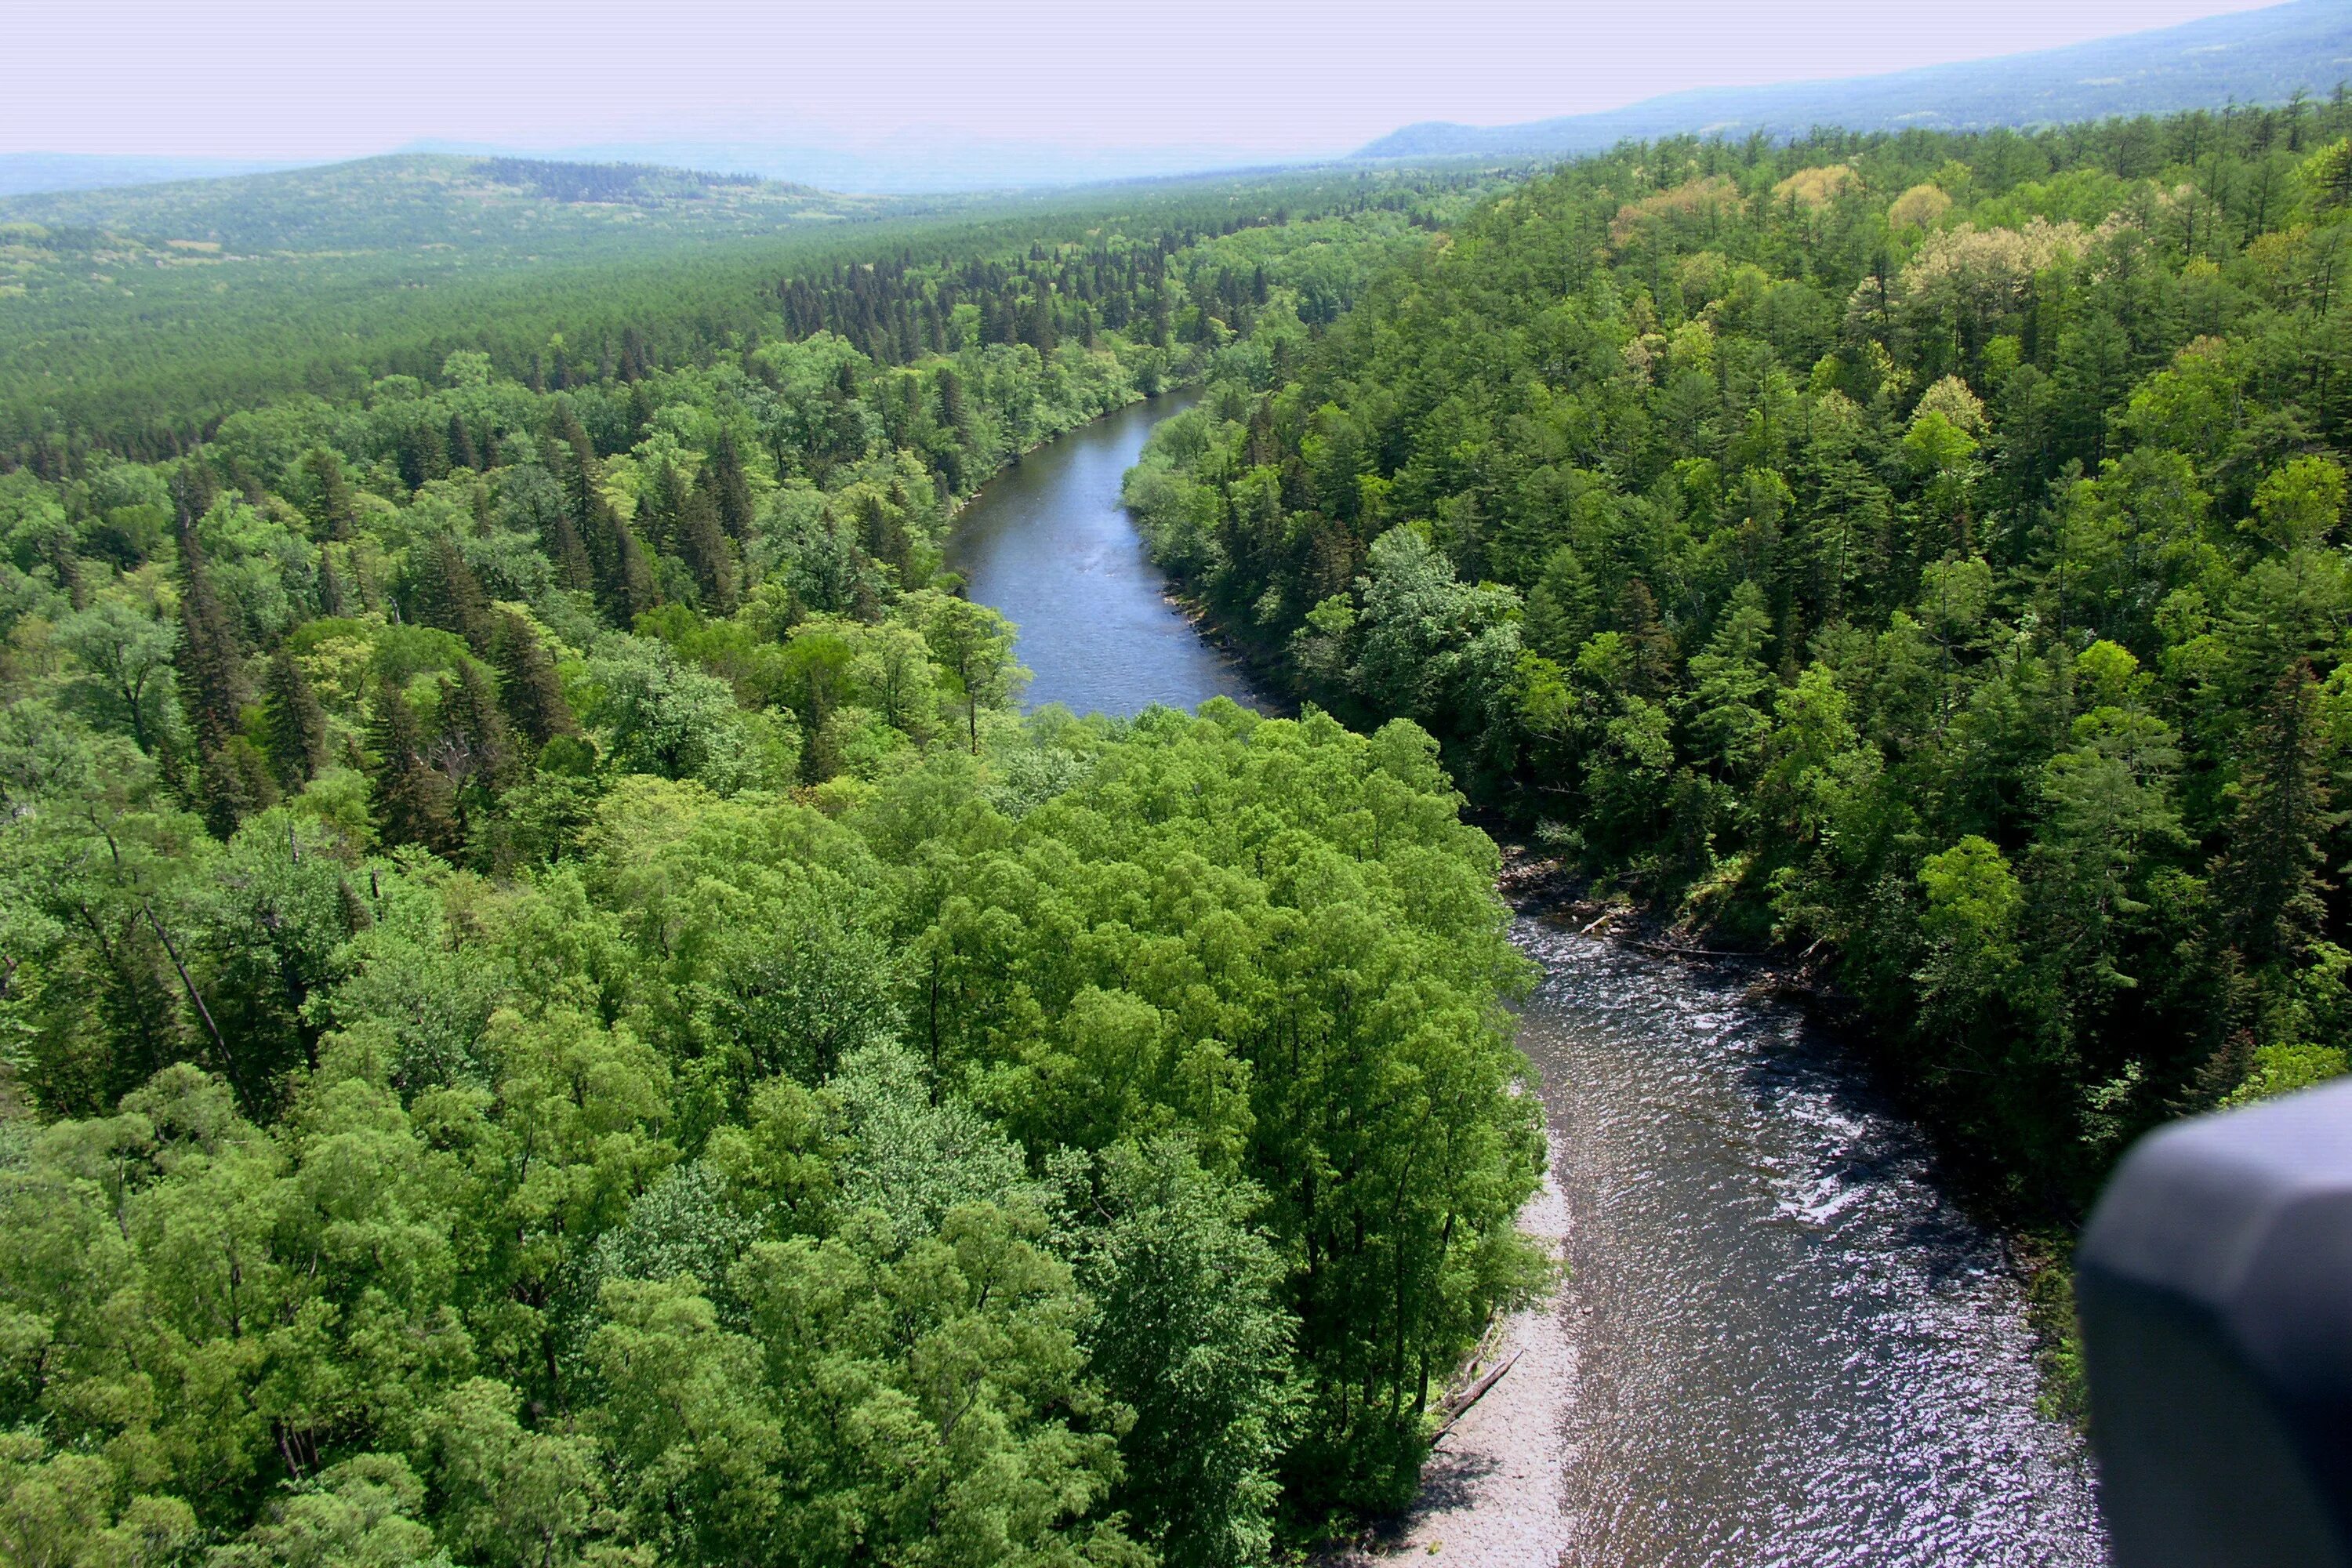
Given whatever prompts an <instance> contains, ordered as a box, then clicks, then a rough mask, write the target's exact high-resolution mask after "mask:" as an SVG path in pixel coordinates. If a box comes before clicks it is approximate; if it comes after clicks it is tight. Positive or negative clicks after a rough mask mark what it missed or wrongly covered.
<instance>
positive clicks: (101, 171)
mask: <svg viewBox="0 0 2352 1568" xmlns="http://www.w3.org/2000/svg"><path fill="white" fill-rule="evenodd" d="M313 162H315V160H313ZM302 166H303V165H302V164H301V163H288V162H284V161H282V160H281V161H278V162H274V163H273V162H268V161H264V160H256V159H251V158H148V157H113V156H110V155H108V154H104V153H0V196H20V195H26V194H27V193H28V192H33V191H98V190H104V189H106V188H108V187H109V186H112V185H152V184H161V183H162V182H163V181H165V180H213V179H218V178H220V177H221V176H222V175H225V174H267V173H268V172H269V171H271V170H273V169H295V168H300V167H302Z"/></svg>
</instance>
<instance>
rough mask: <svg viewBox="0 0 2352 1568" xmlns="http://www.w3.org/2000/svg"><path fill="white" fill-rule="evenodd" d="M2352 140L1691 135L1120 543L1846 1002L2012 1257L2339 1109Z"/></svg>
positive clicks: (2091, 134) (1632, 879)
mask: <svg viewBox="0 0 2352 1568" xmlns="http://www.w3.org/2000/svg"><path fill="white" fill-rule="evenodd" d="M2347 132H2352V113H2347V109H2346V108H2345V104H2344V100H2343V98H2342V95H2341V94H2340V93H2339V94H2338V95H2337V97H2336V99H2335V100H2333V101H2332V102H2331V103H2330V104H2329V105H2327V106H2326V107H2325V108H2315V107H2313V106H2311V105H2308V104H2301V103H2298V104H2296V105H2294V106H2293V107H2292V108H2290V109H2283V110H2260V111H2236V112H2232V113H2231V114H2227V115H2215V114H2204V113H2200V114H2193V115H2188V116H2183V117H2180V118H2177V119H2171V120H2166V121H2153V120H2138V121H2112V122H2107V123H2104V124H2098V125H2084V126H2075V127H2069V128H2063V129H2060V130H2054V131H2051V132H2043V133H2038V134H2033V135H2021V134H2014V133H2009V132H1997V133H1989V134H1984V135H1970V136H1937V135H1931V134H1927V133H1921V132H1914V133H1906V134H1902V135H1897V136H1883V135H1882V136H1849V135H1843V134H1832V133H1826V132H1824V133H1819V134H1816V135H1815V136H1813V137H1811V138H1810V139H1808V140H1805V141H1802V142H1798V143H1796V144H1793V145H1789V146H1772V145H1768V144H1766V143H1764V142H1761V141H1760V140H1759V141H1751V142H1748V143H1745V144H1740V145H1731V144H1725V143H1721V142H1697V141H1680V142H1660V143H1655V144H1652V145H1645V146H1629V147H1626V148H1623V149H1621V150H1620V151H1618V152H1617V153H1612V154H1611V155H1608V156H1605V157H1598V158H1594V159H1591V160H1587V161H1583V162H1579V163H1570V164H1568V165H1566V166H1564V167H1562V168H1561V169H1559V171H1557V172H1556V173H1554V174H1550V175H1549V176H1546V177H1543V178H1540V179H1538V180H1536V181H1534V182H1532V183H1531V184H1528V185H1526V186H1524V187H1523V188H1519V189H1516V190H1513V191H1511V192H1509V193H1507V194H1505V195H1500V196H1498V197H1496V199H1494V200H1492V201H1491V202H1489V203H1488V204H1487V205H1485V206H1484V207H1482V208H1481V209H1480V210H1479V211H1478V212H1477V213H1476V214H1475V216H1472V217H1470V218H1468V219H1467V220H1466V221H1465V222H1463V223H1460V224H1458V225H1455V226H1452V227H1451V228H1450V229H1449V231H1448V232H1447V234H1446V235H1445V236H1444V237H1443V238H1442V239H1441V240H1440V242H1439V244H1438V245H1437V246H1436V247H1433V248H1432V249H1431V250H1429V251H1427V252H1425V253H1423V255H1421V256H1418V257H1416V258H1411V259H1409V260H1407V261H1406V262H1405V263H1403V264H1402V266H1400V267H1399V268H1397V269H1396V271H1395V272H1394V273H1393V274H1392V275H1391V276H1390V277H1388V278H1386V279H1381V280H1380V282H1378V283H1377V284H1376V285H1375V286H1374V287H1373V289H1371V290H1370V295H1369V297H1368V300H1367V302H1366V303H1364V304H1362V305H1360V306H1359V307H1358V308H1357V309H1356V310H1354V311H1353V312H1352V313H1351V314H1350V315H1349V316H1348V317H1347V318H1346V319H1345V320H1343V321H1341V322H1340V323H1339V326H1338V327H1337V328H1335V329H1334V330H1333V331H1332V332H1331V333H1330V334H1329V335H1328V338H1327V339H1326V340H1325V341H1324V342H1322V343H1320V344H1319V345H1318V346H1317V348H1316V349H1315V351H1314V353H1311V354H1310V356H1309V358H1308V360H1307V363H1306V364H1305V366H1304V368H1303V369H1302V371H1301V374H1299V375H1297V377H1294V378H1291V379H1289V380H1279V379H1276V378H1270V377H1269V378H1265V379H1258V380H1242V379H1228V380H1226V381H1224V382H1222V383H1220V384H1216V385H1214V386H1213V387H1212V389H1211V391H1210V393H1209V395H1207V396H1206V397H1205V398H1204V399H1203V401H1202V404H1201V405H1199V406H1197V407H1196V408H1194V409H1193V410H1192V411H1189V412H1188V413H1186V414H1185V415H1183V416H1179V417H1178V418H1175V419H1172V420H1171V421H1169V422H1168V423H1167V424H1165V425H1163V426H1160V429H1159V430H1158V431H1156V432H1155V434H1154V437H1153V442H1152V445H1151V447H1150V448H1149V449H1148V451H1147V454H1146V457H1145V459H1144V461H1143V462H1142V464H1141V465H1140V466H1139V468H1137V469H1136V470H1135V471H1134V472H1133V473H1132V474H1131V475H1130V477H1129V499H1130V501H1131V503H1132V504H1133V505H1135V506H1136V507H1137V508H1138V509H1139V511H1140V513H1141V515H1142V516H1143V518H1144V520H1145V523H1146V526H1147V531H1148V532H1149V534H1150V539H1151V542H1152V544H1153V548H1154V550H1155V552H1156V553H1157V555H1158V557H1159V559H1160V560H1161V561H1162V562H1163V563H1166V564H1167V565H1168V566H1169V568H1170V569H1171V570H1172V571H1173V572H1174V573H1176V574H1178V575H1179V576H1180V578H1181V580H1182V581H1183V582H1184V583H1185V584H1187V586H1188V589H1189V591H1190V592H1192V594H1194V595H1197V596H1198V597H1199V598H1201V599H1202V600H1203V601H1205V602H1206V603H1207V604H1208V605H1210V606H1212V607H1213V610H1214V611H1215V613H1216V615H1217V616H1218V617H1219V618H1220V620H1221V621H1222V623H1223V626H1225V628H1226V630H1227V631H1228V633H1229V634H1230V635H1231V636H1232V637H1234V638H1235V639H1237V640H1238V641H1240V642H1242V643H1244V644H1245V645H1249V646H1252V647H1255V648H1256V649H1257V650H1258V651H1259V652H1260V653H1261V654H1262V655H1263V656H1264V657H1265V658H1266V659H1267V660H1268V661H1269V663H1270V665H1271V666H1272V667H1273V668H1277V669H1278V670H1279V671H1280V672H1281V676H1280V679H1286V681H1287V682H1288V683H1289V685H1290V687H1291V689H1293V691H1294V692H1295V693H1296V694H1297V695H1298V696H1299V697H1301V698H1303V699H1305V700H1308V701H1311V702H1314V703H1318V704H1321V705H1323V706H1324V707H1326V708H1328V710H1330V711H1332V712H1334V713H1336V714H1338V715H1339V716H1340V717H1341V718H1343V719H1344V720H1346V721H1349V722H1363V723H1370V722H1374V721H1379V720H1381V719H1384V718H1388V717H1391V716H1402V717H1410V718H1412V719H1414V720H1416V721H1418V722H1420V723H1422V724H1423V725H1425V726H1427V727H1428V728H1429V729H1430V730H1431V731H1433V733H1434V734H1436V735H1437V736H1438V737H1440V739H1441V740H1442V742H1443V743H1444V748H1445V754H1446V758H1447V761H1448V762H1449V763H1450V764H1451V765H1452V766H1453V767H1454V768H1455V770H1456V771H1457V773H1458V775H1459V776H1461V777H1463V778H1464V779H1465V781H1466V782H1467V783H1468V785H1469V787H1470V788H1471V789H1472V790H1473V791H1474V793H1475V795H1478V796H1479V797H1481V798H1483V799H1485V800H1486V801H1487V802H1489V803H1491V804H1493V805H1496V806H1497V807H1498V808H1500V809H1502V810H1504V811H1506V812H1507V813H1508V814H1509V815H1510V816H1513V817H1514V818H1516V820H1517V822H1518V823H1519V824H1521V825H1522V826H1523V827H1525V828H1526V829H1528V830H1530V831H1532V832H1533V833H1534V834H1535V835H1536V836H1537V837H1538V838H1539V839H1540V840H1541V841H1542V842H1543V843H1545V844H1547V845H1549V846H1550V847H1552V848H1554V849H1555V850H1556V851H1557V852H1558V853H1559V854H1560V855H1561V856H1562V857H1564V858H1566V859H1567V860H1568V861H1569V862H1570V865H1571V866H1573V867H1574V868H1577V869H1578V870H1579V871H1580V872H1581V873H1583V874H1585V875H1587V876H1589V877H1590V878H1591V879H1592V880H1593V882H1594V884H1595V886H1596V887H1597V889H1599V890H1600V891H1601V893H1602V894H1604V895H1607V894H1611V893H1612V892H1613V893H1615V894H1619V895H1622V896H1626V897H1630V898H1632V899H1634V900H1640V901H1642V902H1643V903H1644V904H1646V905H1647V906H1649V907H1650V908H1653V909H1654V910H1660V911H1662V912H1664V913H1666V914H1668V915H1670V916H1673V917H1674V918H1675V919H1676V920H1678V921H1680V922H1681V923H1682V924H1683V925H1684V926H1685V928H1686V929H1687V930H1690V931H1701V932H1705V933H1706V934H1707V935H1708V937H1709V940H1711V941H1715V942H1737V941H1739V940H1743V939H1744V940H1747V941H1749V942H1758V943H1762V942H1775V943H1778V944H1779V945H1780V948H1781V949H1782V950H1783V951H1784V952H1788V953H1790V954H1793V955H1798V956H1800V957H1801V959H1802V960H1803V962H1804V963H1805V965H1806V967H1807V969H1808V971H1809V972H1810V973H1811V974H1812V975H1813V977H1814V978H1815V980H1816V981H1817V982H1818V983H1820V984H1823V985H1825V986H1828V987H1830V988H1832V989H1833V990H1835V991H1837V992H1839V993H1841V994H1844V995H1845V996H1848V997H1851V998H1853V999H1854V1000H1856V1001H1858V1002H1859V1003H1860V1005H1862V1006H1863V1008H1864V1010H1865V1013H1866V1016H1867V1019H1868V1025H1869V1027H1868V1030H1867V1032H1868V1033H1869V1034H1870V1035H1871V1036H1872V1037H1874V1038H1875V1039H1876V1040H1877V1041H1878V1042H1879V1043H1880V1045H1881V1047H1882V1048H1883V1052H1884V1055H1885V1058H1886V1059H1887V1060H1888V1061H1889V1062H1890V1063H1891V1064H1892V1066H1893V1067H1894V1068H1895V1071H1896V1072H1897V1073H1898V1074H1899V1075H1900V1076H1901V1077H1902V1078H1903V1079H1905V1080H1906V1081H1907V1082H1908V1083H1910V1084H1911V1085H1912V1086H1913V1087H1914V1088H1915V1089H1916V1090H1918V1091H1919V1092H1920V1093H1921V1095H1922V1096H1923V1097H1924V1099H1925V1101H1926V1103H1927V1105H1928V1106H1929V1107H1930V1108H1931V1110H1933V1111H1934V1113H1935V1115H1936V1117H1937V1121H1938V1123H1939V1124H1940V1125H1941V1126H1942V1127H1943V1128H1944V1130H1945V1131H1947V1132H1948V1134H1951V1135H1952V1136H1953V1137H1954V1138H1955V1139H1956V1140H1957V1141H1958V1143H1959V1144H1960V1145H1961V1146H1962V1147H1963V1148H1964V1149H1965V1150H1967V1151H1968V1152H1970V1153H1971V1154H1972V1155H1973V1156H1974V1157H1975V1159H1976V1160H1977V1161H1978V1163H1979V1166H1980V1168H1982V1169H1984V1170H1986V1171H1988V1172H1989V1173H1991V1174H1992V1175H1993V1176H1994V1177H1995V1178H1996V1179H1997V1184H1998V1186H1999V1189H2000V1191H2001V1192H2003V1193H2004V1194H2006V1195H2007V1198H2008V1199H2009V1200H2011V1201H2012V1202H2014V1203H2015V1204H2016V1205H2018V1210H2019V1212H2021V1213H2022V1214H2024V1215H2027V1216H2028V1217H2033V1216H2047V1215H2062V1216H2063V1215H2066V1214H2068V1213H2073V1212H2079V1210H2078V1205H2081V1204H2083V1203H2084V1201H2085V1200H2086V1199H2087V1197H2088V1195H2089V1194H2090V1193H2091V1192H2092V1191H2093V1190H2094V1189H2095V1184H2096V1183H2097V1181H2098V1180H2099V1178H2100V1177H2101V1176H2102V1175H2103V1173H2104V1172H2105V1169H2106V1167H2107V1164H2108V1163H2109V1162H2110V1161H2111V1160H2112V1158H2113V1157H2114V1155H2115V1154H2116V1152H2118V1151H2119V1150H2120V1149H2121V1147H2122V1146H2123V1145H2124V1143H2125V1142H2127V1141H2128V1140H2129V1139H2130V1138H2131V1137H2132V1136H2133V1135H2134V1134H2135V1133H2137V1132H2138V1131H2141V1130H2143V1129H2145V1128H2147V1127H2148V1126H2149V1125H2151V1124H2153V1123H2155V1122H2157V1121H2161V1120H2163V1119H2165V1118H2168V1117H2170V1116H2174V1115H2177V1114H2179V1113H2182V1112H2184V1111H2189V1110H2199V1109H2203V1108H2210V1107H2212V1106H2214V1105H2217V1104H2221V1103H2226V1102H2231V1101H2233V1100H2242V1099H2244V1098H2248V1097H2252V1096H2257V1095H2262V1094H2267V1093H2272V1092H2275V1091H2279V1090H2284V1089H2291V1088H2294V1087H2296V1086H2298V1085H2301V1084H2305V1083H2308V1082H2310V1081H2312V1080H2314V1079H2319V1078H2323V1077H2326V1076H2329V1075H2332V1074H2336V1073H2339V1072H2341V1071H2343V1070H2344V1069H2345V1066H2346V1058H2345V1050H2346V1046H2347V1039H2352V993H2347V989H2346V979H2347V963H2352V957H2347V945H2352V934H2347V925H2346V917H2347V904H2346V900H2345V894H2344V891H2343V888H2342V883H2341V872H2340V869H2339V868H2343V867H2344V866H2345V864H2346V862H2347V859H2352V837H2347V828H2346V824H2347V813H2346V811H2345V810H2344V809H2343V808H2344V807H2345V806H2347V805H2352V793H2347V780H2346V778H2345V769H2346V768H2347V764H2352V755H2347V750H2346V742H2347V741H2352V668H2347V665H2346V663H2345V654H2346V650H2347V641H2346V639H2347V631H2352V575H2347V564H2348V563H2347V556H2346V550H2345V539H2344V535H2343V531H2342V530H2343V524H2344V512H2345V500H2346V497H2345V468H2344V464H2345V451H2346V447H2347V438H2352V295H2347V289H2346V287H2345V276H2344V267H2345V265H2346V263H2347V260H2352V243H2347V242H2352V151H2347V148H2348V147H2352V143H2347V140H2346V138H2347Z"/></svg>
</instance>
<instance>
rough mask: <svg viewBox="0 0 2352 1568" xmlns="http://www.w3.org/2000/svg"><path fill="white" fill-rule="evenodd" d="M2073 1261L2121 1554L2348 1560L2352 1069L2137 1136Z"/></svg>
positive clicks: (2140, 1566)
mask: <svg viewBox="0 0 2352 1568" xmlns="http://www.w3.org/2000/svg"><path fill="white" fill-rule="evenodd" d="M2075 1270H2076V1272H2075V1290H2076V1300H2077V1303H2078V1305H2079V1307H2080V1309H2081V1312H2082V1321H2083V1343H2084V1359H2085V1364H2086V1367H2087V1371H2088V1373H2089V1377H2090V1387H2091V1443H2092V1447H2093V1449H2094V1451H2095V1453H2096V1455H2097V1457H2098V1463H2099V1478H2100V1481H2099V1484H2100V1507H2101V1510H2102V1511H2103V1512H2104V1513H2105V1516H2106V1520H2107V1526H2108V1530H2109V1532H2110V1534H2111V1536H2112V1538H2113V1541H2114V1545H2115V1556H2116V1568H2192V1565H2193V1568H2220V1565H2224V1564H2226V1565H2230V1568H2273V1565H2276V1568H2352V1080H2347V1081H2345V1082H2341V1083H2336V1084H2332V1085H2328V1086H2326V1087H2324V1088H2321V1089H2312V1090H2308V1091H2306V1092H2305V1093H2302V1094H2298V1095H2294V1096H2292V1097H2289V1098H2287V1099H2284V1100H2272V1101H2269V1102H2266V1103H2264V1104H2261V1105H2257V1106H2253V1107H2251V1108H2249V1109H2247V1110H2238V1111H2232V1112H2230V1113H2228V1114H2225V1115H2220V1116H2209V1117H2200V1118H2199V1119H2197V1120H2194V1121H2184V1122H2180V1123H2178V1124H2176V1125H2174V1126H2171V1127H2167V1128H2164V1129H2162V1130H2160V1131H2157V1132H2154V1133H2151V1134H2150V1135H2149V1136H2148V1137H2147V1138H2145V1139H2143V1140H2142V1141H2141V1142H2140V1143H2139V1144H2138V1145H2137V1147H2136V1148H2134V1149H2133V1150H2132V1152H2131V1153H2130V1154H2129V1155H2127V1156H2126V1158H2125V1160H2124V1162H2123V1163H2122V1165H2121V1166H2119V1167H2118V1168H2117V1170H2116V1175H2115V1177H2114V1179H2113V1180H2112V1181H2111V1182H2110V1183H2109V1184H2108V1186H2107V1190H2106V1193H2105V1196H2103V1197H2102V1198H2101V1199H2100V1200H2099V1205H2098V1208H2097V1210H2096V1211H2095V1213H2094V1214H2093V1215H2092V1216H2091V1222H2090V1225H2089V1226H2088V1227H2086V1228H2085V1230H2084V1234H2083V1243H2082V1246H2081V1247H2080V1249H2079V1250H2078V1252H2077V1253H2076V1256H2075Z"/></svg>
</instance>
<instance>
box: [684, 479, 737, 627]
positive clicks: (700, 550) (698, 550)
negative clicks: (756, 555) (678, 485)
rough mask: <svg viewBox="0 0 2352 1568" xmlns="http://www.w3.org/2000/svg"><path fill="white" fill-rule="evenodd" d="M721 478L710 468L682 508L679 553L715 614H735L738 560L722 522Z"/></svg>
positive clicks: (707, 607)
mask: <svg viewBox="0 0 2352 1568" xmlns="http://www.w3.org/2000/svg"><path fill="white" fill-rule="evenodd" d="M718 491H719V481H718V478H717V476H716V475H715V474H714V473H713V472H712V471H711V470H710V469H709V468H705V469H704V470H703V472H702V478H701V479H698V480H697V481H696V482H695V486H694V489H693V490H692V491H691V492H689V493H688V496H687V498H686V500H685V501H684V502H683V503H682V505H681V506H680V508H679V510H678V526H677V543H678V553H679V554H680V555H682V556H683V557H685V560H686V564H687V566H688V569H689V570H690V571H692V572H693V574H694V581H695V584H696V586H698V587H699V588H700V589H701V590H702V604H703V607H704V608H705V609H707V610H709V612H710V613H711V614H713V615H719V616H731V615H733V614H734V613H735V562H734V560H733V558H732V557H731V556H730V554H729V552H728V549H727V536H726V535H725V534H724V533H722V532H721V531H719V495H718Z"/></svg>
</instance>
